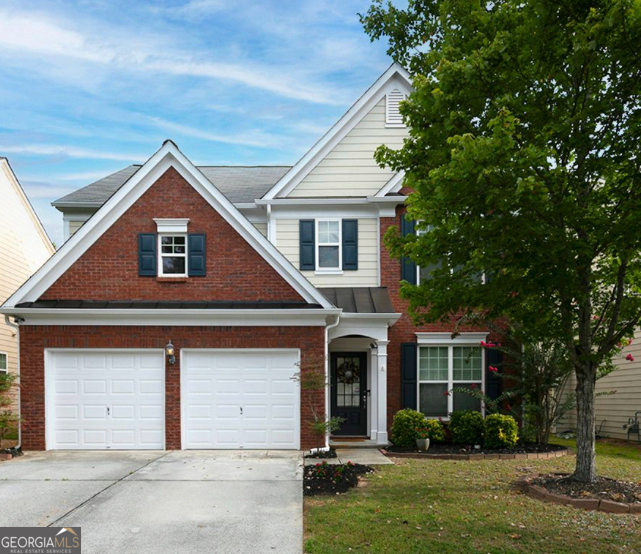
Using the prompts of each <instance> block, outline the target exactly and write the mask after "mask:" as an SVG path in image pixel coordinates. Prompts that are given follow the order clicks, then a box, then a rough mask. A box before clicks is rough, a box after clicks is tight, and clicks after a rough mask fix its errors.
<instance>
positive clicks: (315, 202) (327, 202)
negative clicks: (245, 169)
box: [256, 196, 367, 206]
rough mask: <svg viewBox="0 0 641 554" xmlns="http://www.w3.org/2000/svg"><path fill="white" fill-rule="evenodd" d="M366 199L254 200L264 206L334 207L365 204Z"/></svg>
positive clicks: (336, 197) (321, 197) (347, 197)
mask: <svg viewBox="0 0 641 554" xmlns="http://www.w3.org/2000/svg"><path fill="white" fill-rule="evenodd" d="M366 203H367V197H365V196H363V197H359V198H354V197H352V196H346V197H344V198H342V197H338V196H334V197H332V198H327V197H323V196H319V197H318V198H309V197H308V198H259V199H258V200H256V204H258V205H261V206H265V205H272V206H307V205H312V206H336V205H354V204H366Z"/></svg>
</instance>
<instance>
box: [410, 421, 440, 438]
mask: <svg viewBox="0 0 641 554" xmlns="http://www.w3.org/2000/svg"><path fill="white" fill-rule="evenodd" d="M415 431H416V438H417V439H430V441H432V442H443V441H444V440H445V429H444V427H443V425H442V424H441V423H439V422H438V421H436V420H435V419H426V420H425V424H424V425H423V426H422V427H417V428H416V429H415Z"/></svg>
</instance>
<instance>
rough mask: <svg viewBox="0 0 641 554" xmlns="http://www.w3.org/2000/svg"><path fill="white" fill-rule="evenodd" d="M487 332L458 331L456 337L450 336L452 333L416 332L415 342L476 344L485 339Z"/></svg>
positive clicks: (444, 344)
mask: <svg viewBox="0 0 641 554" xmlns="http://www.w3.org/2000/svg"><path fill="white" fill-rule="evenodd" d="M489 334H490V333H489V331H488V332H475V333H459V334H458V335H457V336H456V337H454V338H452V333H416V342H417V343H418V344H419V346H420V345H422V344H427V345H429V344H440V345H443V346H448V345H451V344H454V345H456V344H467V345H470V344H476V345H478V344H479V343H480V342H481V341H482V340H485V339H486V338H487V336H488V335H489Z"/></svg>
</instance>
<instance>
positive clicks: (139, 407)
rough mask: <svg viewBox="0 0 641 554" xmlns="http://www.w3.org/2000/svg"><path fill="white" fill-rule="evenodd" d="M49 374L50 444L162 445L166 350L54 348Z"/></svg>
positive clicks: (49, 358)
mask: <svg viewBox="0 0 641 554" xmlns="http://www.w3.org/2000/svg"><path fill="white" fill-rule="evenodd" d="M46 374H47V386H46V398H47V422H46V425H47V448H49V449H109V448H112V449H140V448H153V449H162V448H164V427H165V422H164V410H165V408H164V403H165V395H164V355H163V353H162V352H158V351H152V352H145V351H125V352H117V351H116V352H114V351H110V352H98V351H86V350H82V349H77V350H73V351H56V350H50V351H48V356H47V367H46ZM71 376H73V379H71V378H70V377H71Z"/></svg>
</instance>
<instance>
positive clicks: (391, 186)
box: [374, 170, 405, 196]
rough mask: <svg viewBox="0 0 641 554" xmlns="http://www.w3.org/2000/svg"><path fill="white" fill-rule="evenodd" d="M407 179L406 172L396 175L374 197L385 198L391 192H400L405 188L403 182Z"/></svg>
mask: <svg viewBox="0 0 641 554" xmlns="http://www.w3.org/2000/svg"><path fill="white" fill-rule="evenodd" d="M404 179H405V172H404V171H402V170H401V171H399V172H398V173H397V174H396V175H394V176H393V177H392V178H391V179H390V180H389V181H387V183H385V185H383V187H382V188H381V190H379V191H378V192H377V193H376V194H375V195H374V196H385V195H386V194H389V193H390V192H398V191H400V190H401V189H402V188H403V180H404Z"/></svg>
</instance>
